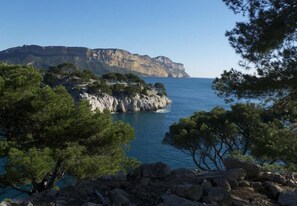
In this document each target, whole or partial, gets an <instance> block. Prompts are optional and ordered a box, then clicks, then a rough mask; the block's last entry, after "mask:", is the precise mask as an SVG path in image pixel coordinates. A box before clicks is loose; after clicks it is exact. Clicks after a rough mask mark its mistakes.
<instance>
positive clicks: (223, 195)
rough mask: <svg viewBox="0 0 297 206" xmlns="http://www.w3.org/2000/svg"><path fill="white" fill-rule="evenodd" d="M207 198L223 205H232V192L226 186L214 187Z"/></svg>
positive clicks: (211, 201)
mask: <svg viewBox="0 0 297 206" xmlns="http://www.w3.org/2000/svg"><path fill="white" fill-rule="evenodd" d="M205 200H206V202H208V203H213V202H215V203H218V204H219V205H221V206H224V205H230V203H231V199H230V194H229V193H228V192H227V191H226V190H225V189H224V188H221V187H212V188H211V189H210V190H209V192H208V194H207V197H206V198H205Z"/></svg>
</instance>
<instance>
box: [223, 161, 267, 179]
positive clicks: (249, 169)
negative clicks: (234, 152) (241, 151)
mask: <svg viewBox="0 0 297 206" xmlns="http://www.w3.org/2000/svg"><path fill="white" fill-rule="evenodd" d="M223 162H224V166H225V168H226V170H228V171H229V170H231V169H236V168H242V169H245V171H246V177H247V178H259V177H260V175H261V174H262V168H261V167H260V166H259V165H256V164H254V163H251V162H246V161H242V160H239V159H235V158H233V157H227V158H226V159H224V161H223Z"/></svg>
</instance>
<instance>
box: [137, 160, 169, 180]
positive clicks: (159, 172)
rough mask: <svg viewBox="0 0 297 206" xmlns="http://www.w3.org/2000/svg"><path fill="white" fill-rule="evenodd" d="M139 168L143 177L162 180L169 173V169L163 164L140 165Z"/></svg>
mask: <svg viewBox="0 0 297 206" xmlns="http://www.w3.org/2000/svg"><path fill="white" fill-rule="evenodd" d="M140 167H141V170H142V176H143V177H152V178H164V177H167V176H168V175H169V174H170V172H171V169H170V167H169V166H168V165H166V164H164V163H163V162H157V163H153V164H142V165H141V166H140Z"/></svg>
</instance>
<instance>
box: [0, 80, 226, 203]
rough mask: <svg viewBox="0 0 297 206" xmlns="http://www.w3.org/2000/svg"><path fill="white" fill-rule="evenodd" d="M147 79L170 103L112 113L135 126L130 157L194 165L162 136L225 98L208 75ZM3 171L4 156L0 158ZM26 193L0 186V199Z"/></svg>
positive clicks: (176, 165)
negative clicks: (150, 109) (164, 92)
mask: <svg viewBox="0 0 297 206" xmlns="http://www.w3.org/2000/svg"><path fill="white" fill-rule="evenodd" d="M144 80H145V81H146V82H147V83H156V82H161V83H163V84H164V85H165V87H166V90H167V95H168V97H169V98H170V99H171V100H172V103H171V104H170V105H169V106H168V107H167V108H165V109H162V110H158V111H155V112H135V113H115V114H112V117H113V120H114V121H118V120H121V121H124V122H127V123H129V124H130V125H131V126H132V127H133V128H134V130H135V139H134V140H133V141H132V142H131V145H130V150H129V151H127V155H128V156H129V157H135V158H136V159H138V160H139V161H140V162H141V163H152V162H158V161H162V162H164V163H166V164H167V165H169V166H170V167H171V168H180V167H184V168H190V169H195V168H196V167H195V165H194V163H193V161H192V159H191V158H190V156H189V155H187V154H186V153H183V152H182V151H180V150H178V149H176V148H174V147H172V146H169V145H166V144H162V140H163V138H164V136H165V134H166V132H167V131H168V128H169V126H170V125H171V124H173V123H175V122H178V120H179V119H180V118H183V117H188V116H190V115H192V114H193V113H194V112H196V111H202V110H205V111H210V110H211V109H212V108H213V107H216V106H220V107H224V108H228V105H227V104H225V103H224V100H223V99H221V98H219V97H218V96H217V95H216V94H215V91H213V90H212V88H211V86H212V81H213V79H208V78H151V77H150V78H149V77H147V78H144ZM0 163H1V164H0V167H1V168H0V171H1V172H3V163H4V160H2V161H0ZM72 183H73V181H72V179H71V178H69V177H68V178H64V179H63V180H62V181H61V182H60V185H69V184H72ZM25 196H26V195H24V194H22V193H19V192H17V191H13V190H6V189H4V190H2V189H0V201H1V200H3V199H4V198H14V197H17V198H22V197H25Z"/></svg>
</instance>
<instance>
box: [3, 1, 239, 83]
mask: <svg viewBox="0 0 297 206" xmlns="http://www.w3.org/2000/svg"><path fill="white" fill-rule="evenodd" d="M240 20H242V17H240V16H236V15H234V13H233V12H232V11H231V10H229V9H228V8H227V7H226V5H225V4H224V3H223V2H222V0H0V50H4V49H7V48H11V47H16V46H22V45H31V44H35V45H40V46H83V47H88V48H93V49H94V48H119V49H124V50H128V51H129V52H131V53H137V54H141V55H149V56H151V57H156V56H167V57H169V58H170V59H171V60H173V61H174V62H178V63H182V64H184V65H185V68H186V72H187V73H189V74H190V76H192V77H211V78H213V77H217V76H219V75H220V74H221V73H222V72H223V70H229V69H231V68H238V61H239V60H240V57H239V55H237V54H235V52H234V49H233V48H232V47H231V46H230V45H229V42H228V40H227V37H225V32H226V31H227V30H230V29H232V28H233V27H234V26H235V22H236V21H240Z"/></svg>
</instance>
